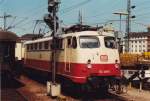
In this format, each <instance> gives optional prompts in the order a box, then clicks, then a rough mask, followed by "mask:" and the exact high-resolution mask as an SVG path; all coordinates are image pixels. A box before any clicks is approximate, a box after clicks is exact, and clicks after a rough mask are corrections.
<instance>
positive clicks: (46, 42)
mask: <svg viewBox="0 0 150 101" xmlns="http://www.w3.org/2000/svg"><path fill="white" fill-rule="evenodd" d="M48 46H49V44H48V41H45V42H44V49H48Z"/></svg>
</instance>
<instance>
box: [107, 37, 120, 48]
mask: <svg viewBox="0 0 150 101" xmlns="http://www.w3.org/2000/svg"><path fill="white" fill-rule="evenodd" d="M104 41H105V46H106V47H107V48H112V49H116V48H117V47H116V42H115V38H114V37H105V38H104Z"/></svg>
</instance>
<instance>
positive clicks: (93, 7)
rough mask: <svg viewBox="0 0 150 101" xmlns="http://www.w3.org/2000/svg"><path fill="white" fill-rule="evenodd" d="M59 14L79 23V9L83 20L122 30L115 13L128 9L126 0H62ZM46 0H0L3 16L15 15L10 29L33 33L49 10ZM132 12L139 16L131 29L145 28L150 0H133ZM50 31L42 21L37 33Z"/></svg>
mask: <svg viewBox="0 0 150 101" xmlns="http://www.w3.org/2000/svg"><path fill="white" fill-rule="evenodd" d="M60 1H61V3H60V5H59V11H58V17H59V20H60V21H61V22H62V26H68V25H73V24H76V23H78V15H79V11H80V12H82V17H83V24H88V25H97V24H98V25H100V26H101V25H105V24H108V23H112V26H113V27H114V28H115V30H119V26H120V24H119V16H118V15H115V14H113V13H115V12H120V11H121V12H126V9H127V0H60ZM47 3H48V2H47V0H0V16H3V15H4V12H6V14H9V15H11V16H12V17H10V18H8V19H7V27H10V26H11V29H9V30H10V31H13V32H15V33H16V34H17V35H19V36H21V35H23V34H26V33H33V29H34V25H35V23H36V20H43V16H44V15H45V14H47V13H48V11H47V6H48V4H47ZM131 5H135V6H136V7H135V8H134V9H131V14H132V15H135V16H136V18H134V19H132V23H131V31H134V32H139V31H146V28H147V26H148V25H150V0H131ZM124 20H125V16H122V22H121V27H122V29H121V31H122V32H125V21H124ZM0 27H2V28H3V19H2V18H0ZM39 29H41V32H48V31H49V28H48V27H47V26H46V24H45V23H44V22H39V23H38V24H37V26H36V28H35V31H34V32H35V33H38V32H39Z"/></svg>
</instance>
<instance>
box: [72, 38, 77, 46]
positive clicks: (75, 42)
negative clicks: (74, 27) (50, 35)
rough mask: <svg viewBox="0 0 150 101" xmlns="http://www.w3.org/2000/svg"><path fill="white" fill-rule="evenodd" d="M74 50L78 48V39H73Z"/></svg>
mask: <svg viewBox="0 0 150 101" xmlns="http://www.w3.org/2000/svg"><path fill="white" fill-rule="evenodd" d="M72 48H77V39H76V37H73V39H72Z"/></svg>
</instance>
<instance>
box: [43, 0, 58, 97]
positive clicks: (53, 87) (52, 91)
mask: <svg viewBox="0 0 150 101" xmlns="http://www.w3.org/2000/svg"><path fill="white" fill-rule="evenodd" d="M59 3H60V2H59V0H48V12H49V14H47V15H46V16H45V17H44V21H45V22H46V24H47V25H48V26H49V28H50V29H51V30H52V37H53V40H52V45H51V48H52V58H51V59H52V61H51V63H50V64H51V66H52V82H49V81H48V82H47V94H48V95H51V96H52V97H56V96H59V95H60V89H61V87H60V84H58V83H56V32H57V29H58V27H59V26H58V25H59V24H58V17H57V14H56V13H57V11H58V5H59Z"/></svg>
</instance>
